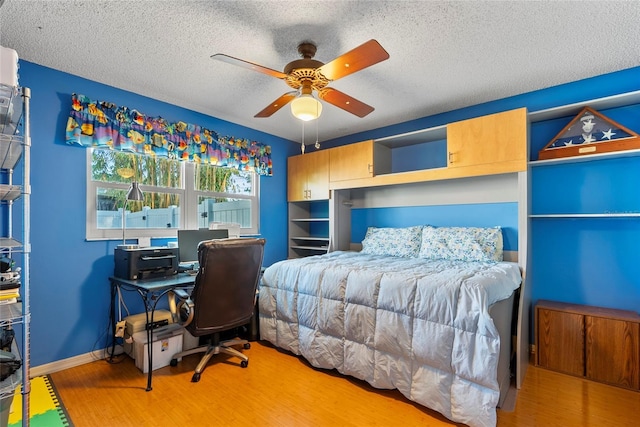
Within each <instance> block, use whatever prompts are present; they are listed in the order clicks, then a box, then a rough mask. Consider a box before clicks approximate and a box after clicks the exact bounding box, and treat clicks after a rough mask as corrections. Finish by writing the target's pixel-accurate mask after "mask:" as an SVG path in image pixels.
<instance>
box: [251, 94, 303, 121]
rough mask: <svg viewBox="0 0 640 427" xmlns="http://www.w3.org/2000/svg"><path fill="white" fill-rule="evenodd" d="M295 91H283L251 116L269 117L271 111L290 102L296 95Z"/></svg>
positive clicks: (273, 111)
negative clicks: (283, 92) (282, 93)
mask: <svg viewBox="0 0 640 427" xmlns="http://www.w3.org/2000/svg"><path fill="white" fill-rule="evenodd" d="M296 93H297V92H296V91H293V92H287V93H285V94H284V95H282V96H281V97H280V98H278V99H276V100H275V101H273V102H272V103H271V104H269V105H268V106H267V107H266V108H265V109H264V110H262V111H260V112H259V113H258V114H256V115H255V116H253V117H270V116H271V115H272V114H273V113H275V112H276V111H278V110H279V109H281V108H282V107H284V106H285V105H287V104H288V103H289V102H291V101H292V100H293V98H295V97H296Z"/></svg>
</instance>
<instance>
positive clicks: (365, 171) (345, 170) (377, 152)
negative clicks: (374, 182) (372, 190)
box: [328, 140, 391, 181]
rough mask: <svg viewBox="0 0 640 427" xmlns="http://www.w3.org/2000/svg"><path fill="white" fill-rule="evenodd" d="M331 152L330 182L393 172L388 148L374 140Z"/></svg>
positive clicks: (344, 146) (336, 148)
mask: <svg viewBox="0 0 640 427" xmlns="http://www.w3.org/2000/svg"><path fill="white" fill-rule="evenodd" d="M328 151H329V181H346V180H350V179H359V178H371V177H373V176H376V175H380V174H383V173H389V172H390V171H391V153H390V149H389V148H388V147H385V146H382V145H379V144H374V142H373V140H369V141H364V142H358V143H355V144H347V145H342V146H340V147H335V148H331V149H329V150H328Z"/></svg>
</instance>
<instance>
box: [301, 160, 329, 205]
mask: <svg viewBox="0 0 640 427" xmlns="http://www.w3.org/2000/svg"><path fill="white" fill-rule="evenodd" d="M303 158H304V168H305V171H306V175H307V191H308V192H307V200H326V199H328V198H329V150H320V151H314V152H313V153H309V154H304V155H303Z"/></svg>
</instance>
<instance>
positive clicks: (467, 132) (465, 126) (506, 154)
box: [447, 108, 527, 175]
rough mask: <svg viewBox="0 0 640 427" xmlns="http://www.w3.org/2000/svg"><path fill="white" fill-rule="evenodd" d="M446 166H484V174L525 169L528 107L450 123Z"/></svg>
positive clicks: (448, 126)
mask: <svg viewBox="0 0 640 427" xmlns="http://www.w3.org/2000/svg"><path fill="white" fill-rule="evenodd" d="M447 167H448V168H478V167H482V168H483V169H482V175H491V174H494V173H507V172H519V171H524V170H526V169H527V110H526V109H525V108H520V109H517V110H511V111H505V112H502V113H497V114H490V115H487V116H482V117H476V118H474V119H469V120H463V121H460V122H455V123H449V124H448V125H447Z"/></svg>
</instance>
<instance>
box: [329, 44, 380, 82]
mask: <svg viewBox="0 0 640 427" xmlns="http://www.w3.org/2000/svg"><path fill="white" fill-rule="evenodd" d="M386 59H389V54H388V53H387V51H386V50H384V49H383V47H382V46H380V43H378V42H377V41H376V40H369V41H368V42H366V43H364V44H361V45H360V46H358V47H357V48H355V49H353V50H350V51H349V52H347V53H345V54H343V55H340V56H339V57H337V58H336V59H334V60H333V61H331V62H329V63H327V64H324V65H323V66H322V67H320V68H318V71H319V72H321V73H322V75H323V76H325V77H326V78H327V79H329V80H338V79H340V78H342V77H345V76H348V75H349V74H353V73H355V72H356V71H360V70H363V69H365V68H367V67H370V66H372V65H373V64H377V63H378V62H381V61H384V60H386Z"/></svg>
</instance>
